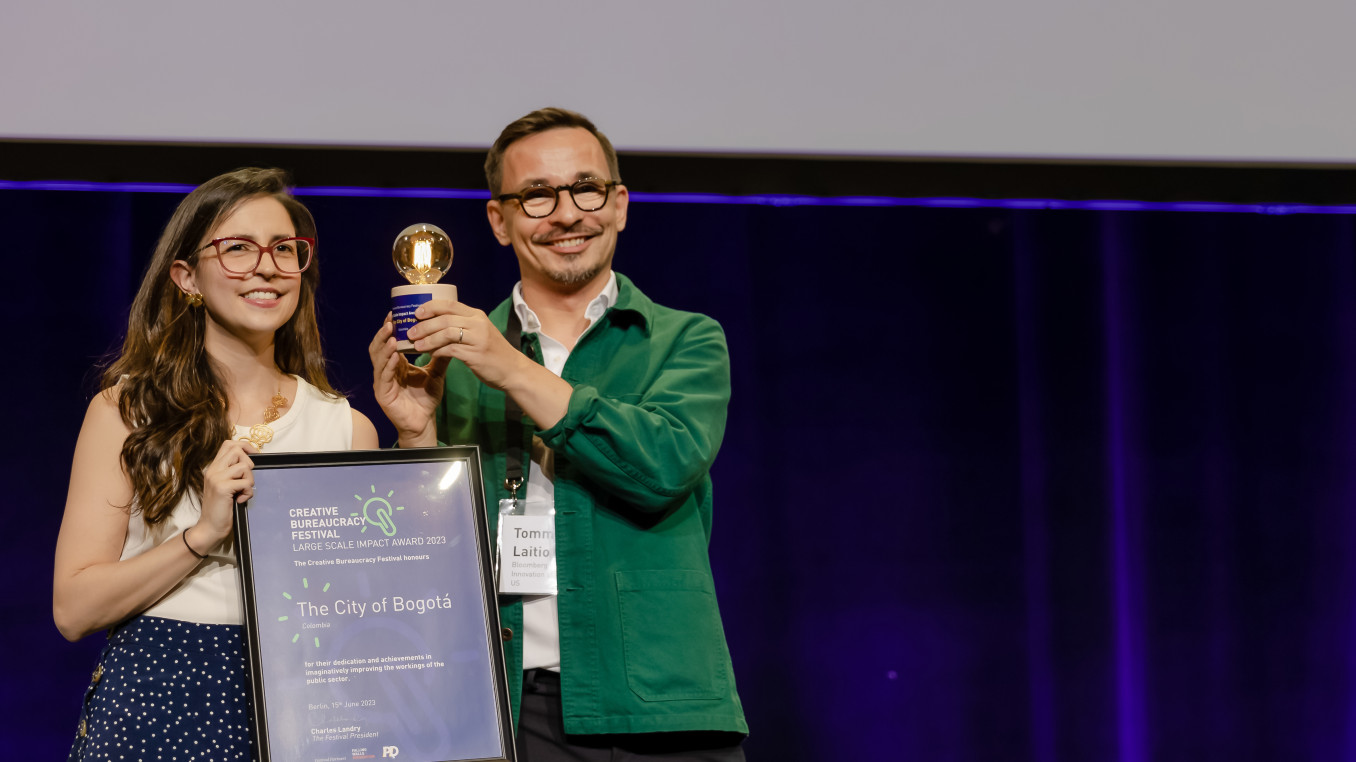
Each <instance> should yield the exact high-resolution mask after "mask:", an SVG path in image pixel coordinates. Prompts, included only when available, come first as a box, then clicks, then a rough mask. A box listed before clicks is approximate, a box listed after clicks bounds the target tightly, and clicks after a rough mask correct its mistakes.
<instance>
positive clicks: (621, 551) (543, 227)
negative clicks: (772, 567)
mask: <svg viewBox="0 0 1356 762" xmlns="http://www.w3.org/2000/svg"><path fill="white" fill-rule="evenodd" d="M485 174H486V179H487V180H488V182H489V186H490V193H491V194H492V198H491V200H490V202H489V204H488V205H487V209H486V211H487V214H488V216H489V221H490V227H491V228H492V229H493V231H494V235H495V238H497V239H498V240H499V243H500V244H502V245H505V246H512V247H513V251H514V254H515V255H516V256H517V258H518V265H519V270H520V273H521V277H522V280H521V281H520V282H519V283H518V285H517V286H515V287H514V290H513V293H512V296H511V297H510V298H509V299H508V300H505V301H504V302H503V303H502V304H500V305H499V307H498V308H496V309H495V310H494V311H493V312H492V313H490V314H489V315H488V316H487V315H485V313H483V312H481V311H479V310H476V309H472V308H471V307H468V306H466V305H464V304H460V303H456V302H445V301H433V302H428V303H426V304H424V305H422V306H420V308H419V310H418V312H417V313H416V317H417V318H418V319H419V320H420V322H419V323H418V324H416V325H415V326H413V327H412V328H411V329H410V331H409V338H410V339H411V340H412V341H413V342H414V345H415V348H416V349H418V350H419V351H421V352H424V353H427V354H429V355H431V357H430V359H429V361H428V363H427V365H426V366H424V367H422V368H420V367H415V366H414V365H411V364H409V363H407V362H406V360H405V359H404V358H403V357H402V356H401V355H399V354H397V353H396V351H395V339H394V338H393V337H392V328H391V325H390V323H389V321H388V322H387V324H386V325H385V326H383V327H382V329H381V330H380V331H379V332H378V333H377V335H376V336H375V338H374V339H373V342H372V345H371V347H370V354H371V356H372V363H373V369H374V377H375V380H374V389H375V391H376V396H377V401H378V403H380V404H381V406H382V409H383V410H384V411H385V412H386V414H387V416H388V417H389V418H390V419H391V422H392V423H394V424H395V426H396V429H397V431H398V432H399V437H400V446H401V447H426V446H432V445H436V444H438V443H439V442H443V443H455V444H461V443H477V444H479V445H480V446H481V447H482V450H483V452H484V455H485V462H484V463H485V493H486V496H487V502H488V503H489V505H490V508H491V511H490V513H491V527H490V529H491V532H494V531H496V529H497V526H498V521H499V520H500V517H499V516H498V512H497V511H495V510H494V508H495V506H497V505H500V501H506V500H509V499H510V498H511V497H518V498H523V497H526V505H527V506H528V511H527V512H528V513H534V512H535V513H536V514H537V515H542V516H549V515H552V514H553V515H554V532H555V543H556V547H555V550H554V553H555V557H556V559H557V568H556V578H557V579H556V581H557V583H558V594H557V595H540V596H512V595H506V596H501V598H500V616H501V618H502V620H503V624H504V633H503V635H504V650H505V655H506V657H507V661H508V669H509V674H510V675H511V676H513V677H512V678H511V679H510V681H509V682H510V693H511V695H512V699H513V704H514V708H515V713H516V715H517V717H518V722H519V726H518V736H517V744H518V752H519V755H520V756H519V758H520V759H522V760H525V761H526V762H537V761H538V760H558V759H559V760H564V759H570V760H575V759H578V760H593V759H598V760H604V759H618V758H625V759H630V758H646V755H650V754H663V755H667V756H665V757H664V758H665V759H692V760H742V759H743V758H744V757H743V752H742V750H741V749H740V747H739V743H740V741H741V740H742V737H743V734H745V733H747V732H748V727H747V725H746V724H745V722H744V714H743V709H742V708H741V706H740V702H739V696H738V694H737V693H736V691H735V683H734V675H733V672H732V669H731V665H730V657H729V651H728V649H727V647H726V644H725V636H724V632H723V630H722V628H721V623H720V614H719V611H718V609H717V606H716V599H715V590H714V587H713V584H712V578H711V567H710V560H709V558H708V555H707V545H708V542H709V528H710V526H711V479H710V476H709V473H708V472H709V469H710V467H711V463H712V461H713V460H714V459H715V456H716V450H717V449H718V448H719V446H720V440H721V437H722V436H723V434H724V429H725V417H726V405H727V402H728V400H729V394H730V380H729V358H728V355H727V350H726V346H725V337H724V334H723V332H722V331H721V329H720V326H719V325H717V324H716V322H715V321H714V320H712V319H710V318H708V317H705V316H703V315H697V314H693V313H686V312H679V311H677V310H671V309H668V308H665V307H661V306H659V305H656V304H655V303H653V302H651V301H650V300H649V299H648V298H646V297H645V295H644V294H642V293H641V292H640V291H639V290H638V289H637V288H636V287H635V286H634V285H632V284H631V282H630V281H629V280H628V279H627V278H625V277H624V276H621V275H618V274H615V273H614V272H613V271H612V256H613V252H614V250H615V248H616V244H617V234H618V233H620V232H621V231H622V230H623V229H624V228H625V227H626V214H627V204H628V201H629V196H628V192H627V189H626V186H625V185H622V184H621V178H620V174H619V172H618V168H617V156H616V152H615V151H614V150H613V149H612V145H611V143H610V142H608V140H607V138H606V137H605V136H604V135H603V134H602V133H600V132H599V131H598V130H597V128H595V127H594V125H593V124H592V123H591V122H590V121H589V120H588V119H586V118H584V117H583V116H582V115H580V114H576V113H574V112H571V111H566V110H563V109H554V108H551V109H542V110H540V111H535V112H533V113H531V114H528V115H527V116H525V117H523V118H522V119H519V120H518V121H516V122H514V123H512V124H510V125H509V126H508V127H506V128H505V129H504V131H503V133H501V134H500V136H499V139H498V140H497V141H496V142H495V144H494V147H493V148H491V150H490V153H489V156H488V158H487V159H486V161H485ZM506 332H507V333H508V334H509V336H510V337H515V336H520V338H519V339H517V340H516V341H511V340H510V338H506V336H505V333H506ZM452 360H456V361H457V362H451V361H452ZM539 363H544V364H539ZM524 415H525V416H526V419H527V420H526V421H524ZM515 464H522V465H521V467H520V468H519V469H515ZM520 472H521V474H522V477H523V478H524V479H525V480H526V485H525V486H524V487H522V488H520V489H518V490H517V491H516V492H514V493H512V494H511V492H510V490H509V489H508V487H506V481H507V482H508V483H509V484H515V483H516V482H515V481H514V479H515V478H517V474H518V473H520ZM507 504H508V503H505V505H507ZM519 677H521V679H518V678H519ZM614 753H615V754H617V755H618V756H613V755H614ZM632 755H638V756H635V757H633V756H632Z"/></svg>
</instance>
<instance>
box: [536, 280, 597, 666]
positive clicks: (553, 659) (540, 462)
mask: <svg viewBox="0 0 1356 762" xmlns="http://www.w3.org/2000/svg"><path fill="white" fill-rule="evenodd" d="M616 303H617V274H616V273H611V274H609V275H608V279H607V285H606V286H603V291H602V293H600V294H598V296H596V297H595V298H594V299H593V301H591V302H589V304H588V307H587V308H585V310H584V318H585V319H586V320H588V321H589V324H588V326H587V327H586V328H584V330H583V332H582V333H580V334H579V336H580V338H583V336H584V334H586V333H588V332H589V331H590V330H591V329H592V328H593V326H594V325H596V324H597V322H598V318H600V317H602V316H603V314H604V313H606V312H607V310H608V308H610V307H611V306H612V305H614V304H616ZM513 309H514V310H515V311H516V312H517V313H518V320H519V322H521V323H522V325H523V333H524V334H528V333H535V334H537V339H538V341H539V342H540V344H541V354H542V365H544V366H545V367H546V369H547V370H549V371H551V372H552V373H554V374H556V375H557V376H559V375H560V374H561V372H562V371H563V370H564V369H565V361H566V360H568V359H569V358H570V350H569V349H566V348H565V345H564V344H562V343H561V342H560V341H558V340H556V339H555V338H553V337H551V336H548V335H546V334H544V333H542V332H541V320H540V319H539V318H538V317H537V313H535V312H533V311H532V308H531V307H529V306H527V302H525V301H523V282H522V281H518V283H517V285H515V286H514V287H513ZM577 343H578V340H576V344H577ZM555 476H556V474H555V457H554V453H553V452H552V450H551V448H549V447H547V446H546V444H545V443H544V442H542V441H541V439H539V438H537V437H535V436H534V437H532V460H531V463H530V464H529V468H528V473H527V495H526V497H527V501H528V503H530V504H532V505H533V506H534V508H536V507H541V508H543V509H545V510H546V512H547V513H549V514H554V513H555V506H556V490H555ZM523 669H525V670H526V669H549V670H553V671H556V672H559V671H560V620H559V609H558V608H557V606H556V596H554V595H541V596H526V597H524V598H523Z"/></svg>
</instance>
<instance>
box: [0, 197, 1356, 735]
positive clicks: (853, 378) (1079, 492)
mask: <svg viewBox="0 0 1356 762" xmlns="http://www.w3.org/2000/svg"><path fill="white" fill-rule="evenodd" d="M178 200H179V197H178V196H176V195H168V194H153V193H112V192H108V193H100V192H51V191H24V190H6V191H0V230H3V231H5V232H4V246H5V257H4V262H5V264H6V265H7V266H8V273H7V281H8V295H7V298H5V299H4V300H2V301H0V305H2V306H0V309H2V310H3V315H4V318H5V320H4V322H3V324H4V325H5V326H8V327H9V330H10V338H9V345H10V347H11V362H10V371H9V372H8V373H6V374H5V377H4V381H3V383H4V389H3V399H4V400H5V401H6V402H7V403H8V407H9V411H8V432H9V436H8V437H7V443H6V445H5V452H6V453H7V457H6V458H5V461H4V462H5V466H4V468H5V481H6V484H7V485H8V487H7V492H8V496H7V500H6V502H7V505H8V509H7V518H8V521H7V530H6V531H5V532H4V533H3V534H2V535H0V558H3V564H4V569H3V578H4V579H5V580H6V581H7V582H8V585H9V589H10V591H11V592H10V594H8V595H6V596H4V597H3V599H0V600H2V601H3V602H2V603H0V606H3V609H2V610H0V615H2V616H3V621H4V625H3V629H0V638H3V646H4V653H5V654H6V655H7V657H8V658H7V661H6V666H5V669H4V670H3V671H2V672H0V675H2V676H0V684H2V685H3V689H2V690H0V737H3V738H5V739H6V751H7V753H9V754H11V755H13V756H15V757H21V758H32V759H55V758H58V757H59V756H60V755H61V754H63V753H64V752H65V749H66V747H67V745H68V744H69V742H70V739H71V737H72V734H73V733H74V730H75V724H76V720H77V710H78V706H79V704H80V701H81V697H82V693H83V691H84V688H85V686H86V683H87V680H88V677H89V670H90V669H91V668H92V666H93V662H94V658H95V653H96V651H97V650H98V649H99V648H100V646H101V645H102V642H101V641H102V638H101V637H97V636H96V637H91V638H89V639H87V640H86V641H84V642H81V643H79V644H75V645H72V644H68V643H66V642H65V641H64V640H62V639H61V637H60V635H58V634H57V631H56V628H55V627H54V626H53V624H52V621H51V612H50V597H51V583H50V579H51V567H52V549H53V544H54V542H55V538H56V532H57V526H58V523H59V521H60V516H61V511H62V506H63V502H64V497H65V486H66V481H67V478H68V470H69V463H70V456H71V452H72V447H73V444H74V441H75V437H76V433H77V431H78V429H79V426H80V421H81V418H82V415H83V411H84V406H85V404H86V402H87V400H88V399H89V397H90V396H91V394H92V392H93V380H94V371H93V370H92V369H91V368H92V366H93V365H94V364H95V363H96V362H97V361H98V358H99V357H100V356H101V355H103V353H105V352H106V351H107V350H108V349H110V348H111V347H113V346H115V342H116V340H117V338H118V336H119V334H120V331H121V330H122V328H123V326H124V325H125V314H126V310H127V306H128V304H129V303H130V301H131V297H132V294H133V291H134V289H135V286H136V283H137V281H138V279H139V277H140V272H141V268H142V267H143V264H144V262H145V259H146V257H147V256H148V254H149V252H150V250H151V248H152V246H153V244H154V240H155V238H156V236H157V235H158V233H159V230H160V226H161V225H163V224H164V222H165V220H166V219H167V218H168V216H169V214H170V212H171V210H172V209H173V207H174V205H175V204H176V203H177V202H178ZM306 201H307V203H308V204H309V205H310V206H311V207H312V209H313V210H314V212H315V214H316V217H317V220H318V223H319V229H320V239H321V245H320V257H321V260H320V261H321V265H322V278H321V282H322V288H321V296H322V317H321V321H322V322H321V329H322V331H323V333H324V335H325V339H326V342H327V344H328V349H329V352H330V356H331V357H332V358H333V362H334V366H333V368H334V377H335V379H336V380H337V381H338V385H339V386H340V387H341V388H343V389H345V390H348V391H349V392H350V393H351V394H352V399H353V402H354V404H355V405H357V407H358V408H360V409H362V410H364V411H366V412H367V413H368V414H369V415H370V416H372V417H373V418H374V419H377V420H379V421H380V420H381V416H380V412H379V410H377V409H376V408H375V405H374V404H373V402H372V398H371V391H370V382H369V378H370V376H369V369H368V366H367V361H366V355H365V347H366V344H367V342H368V339H369V338H370V336H371V334H372V333H373V331H374V330H375V329H376V328H377V325H378V322H379V321H380V320H381V317H382V315H383V314H384V313H385V310H386V306H385V304H386V290H387V288H388V287H389V286H391V285H395V284H397V283H398V278H397V276H396V273H395V272H394V269H393V268H392V267H391V265H390V263H389V258H388V252H389V246H390V242H391V240H392V239H393V238H394V236H395V234H396V233H397V232H398V231H399V230H400V229H401V228H403V227H404V226H405V225H407V224H410V223H412V222H417V221H429V222H434V223H437V224H439V225H441V226H443V227H444V228H445V229H447V230H448V231H449V232H450V233H451V235H452V237H453V239H454V242H455V244H456V247H457V256H456V260H455V262H454V265H453V271H452V275H451V278H450V279H451V280H452V281H453V282H455V283H456V284H457V285H458V287H459V289H460V292H461V296H462V299H463V300H464V301H466V302H468V303H470V304H473V305H475V306H479V307H482V308H489V307H491V306H493V305H494V304H496V303H497V302H498V301H499V300H500V299H502V298H503V297H504V296H506V295H507V292H508V290H509V288H510V286H511V285H512V284H513V281H514V279H515V272H516V268H515V263H514V261H513V258H512V256H511V254H510V253H509V252H508V251H507V250H502V249H500V248H499V247H498V246H497V245H496V244H495V243H494V241H493V239H492V238H491V236H490V234H489V231H488V228H487V226H486V223H485V221H484V214H483V205H482V203H481V202H477V201H450V200H411V199H380V198H337V197H310V198H307V199H306ZM630 217H631V219H630V226H629V227H628V229H627V230H626V232H625V233H623V234H622V238H621V246H620V250H619V253H618V256H617V261H616V267H617V269H618V270H619V271H621V272H624V273H626V274H627V275H629V276H631V277H632V278H633V279H634V280H635V281H636V282H637V284H639V285H640V286H641V288H643V289H644V290H646V291H647V292H648V293H649V294H650V295H651V296H652V297H654V298H655V299H656V300H657V301H659V302H661V303H664V304H668V305H672V306H676V307H681V308H686V309H691V310H697V311H701V312H706V313H709V314H711V315H713V316H715V317H716V318H717V319H719V320H720V322H721V323H722V324H723V325H724V326H725V329H726V331H727V333H728V337H729V343H730V349H731V353H732V358H733V372H734V398H733V401H732V403H731V411H730V423H731V425H730V428H729V431H728V434H727V437H726V440H725V443H724V447H723V448H722V450H721V454H720V457H719V459H718V461H717V463H716V467H715V480H716V490H717V492H716V494H717V498H716V500H717V503H716V524H715V535H714V540H713V543H712V548H711V552H712V556H713V561H714V564H715V567H716V575H717V577H716V581H717V587H718V590H719V594H720V601H721V604H722V612H723V615H724V619H725V623H726V627H727V630H728V633H729V637H730V646H731V651H732V653H733V657H734V662H735V669H736V674H737V677H738V685H739V689H740V693H741V696H742V697H743V700H744V705H745V707H746V708H747V710H748V713H749V724H750V726H751V727H752V730H753V735H752V736H751V737H750V739H749V740H748V743H747V750H748V754H749V756H750V758H751V759H758V760H840V759H926V760H930V761H931V762H947V761H949V760H956V761H958V762H959V761H962V760H965V761H975V762H990V761H992V760H1012V761H1015V762H1023V761H1025V760H1030V761H1031V762H1054V761H1056V760H1061V761H1065V762H1085V761H1086V760H1123V761H1125V762H1140V761H1141V760H1191V761H1192V762H1201V761H1203V760H1229V762H1237V761H1238V760H1334V759H1356V730H1354V729H1356V700H1354V698H1356V697H1353V690H1356V647H1353V643H1356V607H1354V606H1353V600H1356V561H1353V560H1352V554H1351V553H1350V552H1349V548H1350V546H1351V539H1352V537H1353V532H1354V531H1356V517H1353V511H1352V507H1353V506H1356V469H1354V468H1353V466H1352V463H1353V462H1356V260H1354V259H1353V253H1356V252H1354V248H1356V247H1354V246H1353V244H1354V243H1356V241H1354V240H1353V238H1354V237H1356V221H1354V220H1353V218H1352V217H1348V216H1337V215H1293V216H1263V215H1254V214H1227V213H1217V214H1188V213H1175V212H1079V211H1005V210H992V209H965V210H955V209H922V208H907V207H897V208H829V207H771V206H736V205H701V204H667V203H641V202H637V203H635V204H633V206H632V211H631V215H630ZM383 432H384V433H389V428H384V429H383Z"/></svg>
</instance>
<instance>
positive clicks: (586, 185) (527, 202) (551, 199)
mask: <svg viewBox="0 0 1356 762" xmlns="http://www.w3.org/2000/svg"><path fill="white" fill-rule="evenodd" d="M620 184H621V181H619V180H607V181H603V180H599V179H597V178H594V177H588V178H585V179H583V180H580V181H579V182H577V183H575V184H574V185H557V186H555V187H554V188H553V187H551V186H549V185H533V186H532V187H530V188H524V189H522V190H521V191H519V192H517V193H505V194H503V195H500V196H496V197H495V198H496V199H497V200H499V201H511V200H514V199H516V200H517V201H518V204H519V205H520V206H522V208H523V214H526V215H527V216H528V217H550V216H551V212H554V211H555V210H556V202H557V201H558V200H559V199H560V193H561V191H569V192H570V198H572V199H574V205H575V206H577V207H579V211H581V212H596V211H598V210H599V209H602V208H603V207H604V206H606V205H607V197H608V195H609V194H610V193H611V191H612V186H614V185H620Z"/></svg>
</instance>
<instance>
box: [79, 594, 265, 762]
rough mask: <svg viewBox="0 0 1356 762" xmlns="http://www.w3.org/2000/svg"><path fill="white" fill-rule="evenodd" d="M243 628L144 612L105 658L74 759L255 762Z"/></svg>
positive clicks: (114, 638) (115, 638) (88, 695)
mask: <svg viewBox="0 0 1356 762" xmlns="http://www.w3.org/2000/svg"><path fill="white" fill-rule="evenodd" d="M243 640H244V633H243V630H242V629H241V628H240V627H238V626H235V625H226V624H196V623H194V622H181V621H178V620H176V619H159V618H157V617H148V616H141V617H137V618H136V619H133V620H131V621H130V622H127V623H126V624H124V625H122V626H121V627H119V628H118V629H117V630H116V631H115V632H114V633H113V634H112V635H111V636H110V637H109V641H108V646H107V647H106V648H104V652H103V655H102V656H101V657H100V658H99V666H98V667H96V668H95V670H94V676H93V678H92V679H91V681H90V686H89V690H87V691H86V692H85V707H84V712H83V715H82V716H81V718H80V727H79V729H78V730H77V732H76V736H75V744H74V745H73V746H72V747H71V756H70V759H71V760H72V761H74V760H104V759H107V760H131V759H136V760H157V759H163V760H214V761H215V760H249V759H254V758H255V755H254V753H253V750H252V748H251V743H250V737H251V734H252V727H251V726H252V725H253V718H252V714H251V701H250V692H249V688H248V685H249V672H248V664H247V660H246V659H245V651H244V646H243Z"/></svg>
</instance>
